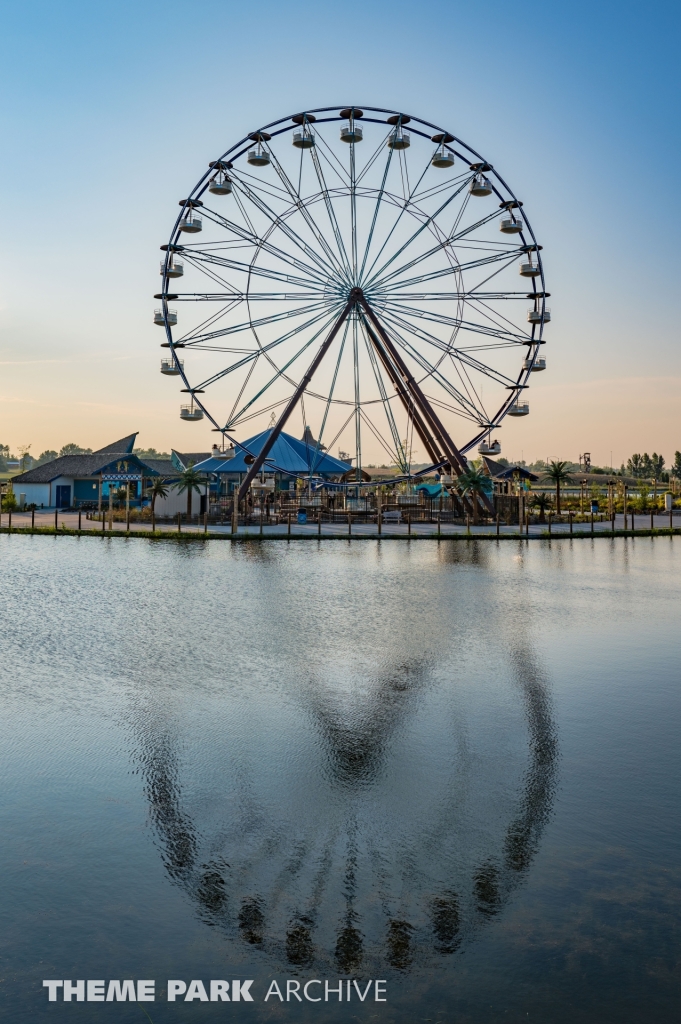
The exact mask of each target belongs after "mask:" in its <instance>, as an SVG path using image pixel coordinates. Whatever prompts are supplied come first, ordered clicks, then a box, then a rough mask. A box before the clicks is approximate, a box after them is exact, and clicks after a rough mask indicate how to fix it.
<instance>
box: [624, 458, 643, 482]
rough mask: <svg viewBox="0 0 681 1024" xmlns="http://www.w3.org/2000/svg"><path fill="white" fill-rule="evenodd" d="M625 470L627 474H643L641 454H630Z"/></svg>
mask: <svg viewBox="0 0 681 1024" xmlns="http://www.w3.org/2000/svg"><path fill="white" fill-rule="evenodd" d="M627 472H628V473H629V476H636V477H639V476H643V456H642V455H632V456H631V458H630V459H627Z"/></svg>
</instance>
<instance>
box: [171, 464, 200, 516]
mask: <svg viewBox="0 0 681 1024" xmlns="http://www.w3.org/2000/svg"><path fill="white" fill-rule="evenodd" d="M202 482H203V476H202V475H201V473H197V472H196V470H195V469H194V465H193V463H192V465H190V466H187V468H186V469H185V470H184V472H183V473H182V474H181V475H180V479H179V480H178V481H177V483H176V484H175V489H176V490H177V491H179V493H180V494H182V492H183V491H186V492H187V515H188V516H191V514H192V495H193V493H194V491H196V493H197V494H200V493H201V487H200V484H201V483H202Z"/></svg>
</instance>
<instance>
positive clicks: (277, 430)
mask: <svg viewBox="0 0 681 1024" xmlns="http://www.w3.org/2000/svg"><path fill="white" fill-rule="evenodd" d="M355 305H356V298H355V296H354V295H352V296H351V297H350V299H349V300H348V302H347V304H346V306H345V308H344V309H343V311H342V313H341V314H340V316H339V317H338V319H337V320H336V322H335V324H334V325H333V327H332V328H331V331H330V332H329V334H328V336H327V338H326V340H325V341H324V342H323V343H322V345H321V347H320V349H319V351H318V352H317V355H316V356H315V357H314V359H313V360H312V362H311V363H310V366H309V367H308V370H307V373H306V374H305V376H304V377H303V379H302V380H301V382H300V384H299V385H298V387H297V388H296V390H295V392H294V394H293V396H292V397H291V398H290V399H289V402H288V404H287V406H286V408H285V409H284V411H283V412H282V414H281V416H280V417H279V419H278V420H277V422H276V423H275V425H274V427H273V428H272V432H271V433H270V436H269V437H268V438H267V441H266V442H265V444H264V445H263V447H262V448H261V450H260V454H259V455H258V456H257V457H256V460H255V462H254V463H253V465H252V466H251V468H250V469H249V471H248V473H247V474H246V479H245V480H244V482H243V483H242V485H241V487H240V488H239V500H241V499H242V498H244V497H245V496H246V494H248V488H249V487H250V486H251V481H252V480H254V479H255V477H256V476H257V475H258V473H259V472H260V470H261V468H262V466H263V464H264V462H265V459H266V458H267V456H268V455H269V453H270V452H271V450H272V448H273V447H274V444H275V441H276V440H277V438H278V437H279V435H280V434H281V432H282V430H283V429H284V426H285V424H286V421H287V420H288V418H289V416H290V415H291V413H292V412H293V410H294V409H295V407H296V405H297V404H298V402H299V401H300V397H301V395H302V394H303V392H304V391H305V389H306V388H307V386H308V384H309V383H310V381H311V380H312V378H313V376H314V374H315V372H316V370H317V369H318V367H319V364H320V363H321V361H322V359H323V358H324V356H325V355H326V353H327V352H328V350H329V348H330V347H331V345H332V343H333V339H334V338H335V337H336V335H337V334H338V332H339V330H340V329H341V327H342V326H343V324H344V323H345V320H346V319H347V317H348V314H349V313H350V311H351V310H352V309H354V307H355Z"/></svg>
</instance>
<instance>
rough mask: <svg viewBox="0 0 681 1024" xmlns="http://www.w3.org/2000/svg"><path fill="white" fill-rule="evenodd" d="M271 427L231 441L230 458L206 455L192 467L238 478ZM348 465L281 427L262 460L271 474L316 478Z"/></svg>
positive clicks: (334, 473) (338, 472) (341, 470)
mask: <svg viewBox="0 0 681 1024" xmlns="http://www.w3.org/2000/svg"><path fill="white" fill-rule="evenodd" d="M270 433H271V429H269V430H263V431H262V433H260V434H256V435H255V436H254V437H250V438H248V440H247V441H243V442H242V443H241V444H238V443H237V444H235V446H234V456H233V457H232V458H224V457H223V458H213V457H211V458H210V459H206V460H205V461H204V462H200V463H198V464H197V465H196V466H194V469H195V470H197V471H198V472H200V473H215V474H216V475H218V476H226V477H234V478H236V479H238V478H239V477H240V476H241V475H245V474H246V473H247V472H248V470H249V469H250V467H251V465H252V464H253V460H254V458H255V457H256V456H257V455H259V454H260V452H261V450H262V448H263V447H264V445H265V442H266V441H267V440H268V438H269V436H270ZM351 469H352V466H351V464H350V463H348V462H342V461H341V460H340V459H335V458H334V457H333V456H332V455H329V453H328V452H325V451H322V450H321V448H318V447H317V445H316V444H310V443H308V442H306V441H301V440H299V439H298V438H297V437H292V436H291V435H290V434H285V433H284V432H283V431H282V433H281V434H280V435H279V437H278V438H277V439H276V441H275V442H274V444H273V445H272V449H271V451H270V453H269V455H268V457H267V459H266V460H265V465H264V466H263V472H264V473H266V474H269V475H272V474H274V476H275V477H279V478H280V479H281V478H282V477H287V478H288V477H310V476H312V477H314V478H315V479H316V482H317V486H319V481H320V480H321V481H325V480H329V481H331V480H333V479H334V478H336V479H338V478H339V477H342V476H344V475H345V474H346V473H348V472H349V471H350V470H351Z"/></svg>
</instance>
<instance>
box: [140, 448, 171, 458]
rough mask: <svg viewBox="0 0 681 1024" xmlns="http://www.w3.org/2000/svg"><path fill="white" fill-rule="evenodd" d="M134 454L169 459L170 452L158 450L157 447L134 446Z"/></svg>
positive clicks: (142, 456) (141, 456)
mask: <svg viewBox="0 0 681 1024" xmlns="http://www.w3.org/2000/svg"><path fill="white" fill-rule="evenodd" d="M132 453H133V455H137V456H138V458H140V459H169V458H170V453H169V452H157V451H156V449H155V448H133V452H132Z"/></svg>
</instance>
